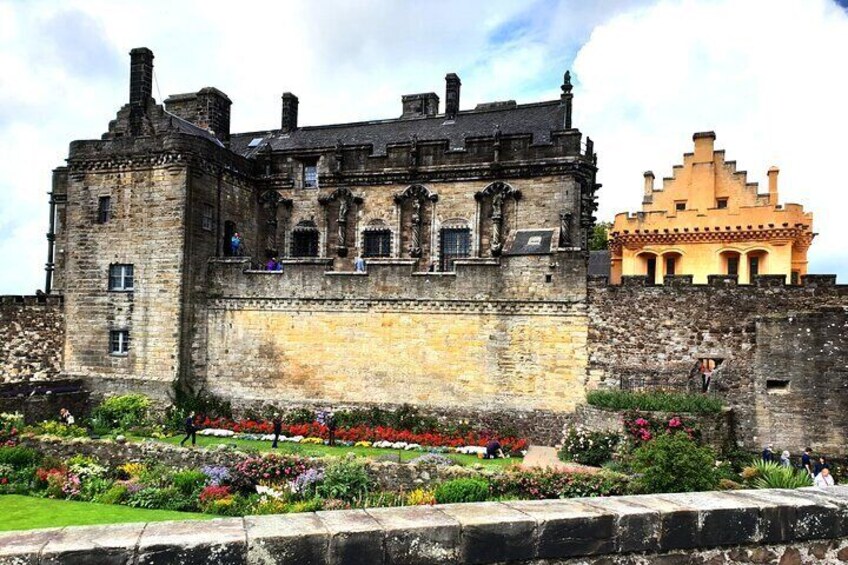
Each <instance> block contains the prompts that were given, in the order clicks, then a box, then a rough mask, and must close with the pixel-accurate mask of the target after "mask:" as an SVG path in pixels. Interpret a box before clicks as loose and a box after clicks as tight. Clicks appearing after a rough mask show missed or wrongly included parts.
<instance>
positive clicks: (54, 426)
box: [33, 420, 88, 437]
mask: <svg viewBox="0 0 848 565" xmlns="http://www.w3.org/2000/svg"><path fill="white" fill-rule="evenodd" d="M33 431H34V432H35V433H37V434H40V435H50V436H58V437H88V431H87V430H86V429H85V428H83V427H81V426H77V425H70V426H69V425H67V424H63V423H62V422H56V421H55V420H45V421H43V422H41V423H40V424H37V425H36V426H34V427H33Z"/></svg>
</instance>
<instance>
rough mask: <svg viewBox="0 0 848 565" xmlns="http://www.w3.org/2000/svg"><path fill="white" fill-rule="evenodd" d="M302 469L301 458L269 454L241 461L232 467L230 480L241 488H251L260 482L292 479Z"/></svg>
mask: <svg viewBox="0 0 848 565" xmlns="http://www.w3.org/2000/svg"><path fill="white" fill-rule="evenodd" d="M304 471H306V464H305V462H304V460H303V459H301V458H299V457H283V456H281V455H273V454H271V455H265V456H263V457H251V458H249V459H245V460H244V461H241V462H240V463H238V464H237V465H236V466H235V468H234V469H233V473H232V478H231V479H230V480H231V482H232V483H233V485H234V486H236V487H237V488H239V489H241V490H252V489H253V487H255V486H256V485H258V484H259V483H260V482H263V483H268V484H275V483H282V482H287V481H291V480H294V479H295V478H296V477H297V476H298V475H300V474H301V473H303V472H304Z"/></svg>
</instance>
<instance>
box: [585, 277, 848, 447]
mask: <svg viewBox="0 0 848 565" xmlns="http://www.w3.org/2000/svg"><path fill="white" fill-rule="evenodd" d="M784 280H785V277H784V276H782V275H777V276H774V275H761V276H759V277H755V279H754V284H752V285H744V286H740V285H737V284H736V280H735V277H730V276H717V275H716V276H711V277H710V283H709V284H707V285H692V284H691V277H690V276H677V277H667V278H666V284H665V285H663V286H647V284H646V283H647V279H646V277H624V278H623V283H622V284H621V285H608V284H607V283H606V279H605V278H603V277H601V278H592V279H590V283H589V288H588V293H589V294H588V316H589V339H588V348H589V366H588V378H589V386H590V387H607V388H618V387H620V386H625V387H627V386H628V385H630V384H633V383H637V387H642V386H647V387H649V388H650V386H651V385H652V384H656V385H658V386H665V385H668V384H671V385H675V384H677V385H682V386H683V387H686V385H687V384H688V383H689V380H690V378H692V379H693V380H698V377H697V376H694V377H690V375H693V371H692V370H693V368H694V366H695V364H696V363H697V360H698V359H704V358H707V359H714V360H716V361H720V363H719V366H718V369H717V370H716V371H715V374H714V377H713V383H712V386H713V388H714V389H715V390H716V392H717V394H718V395H719V396H720V397H722V398H724V399H725V400H726V402H727V403H728V404H729V405H730V406H731V407H733V409H734V421H735V430H736V437H737V439H738V440H739V441H741V442H742V444H743V445H744V446H745V447H746V448H749V449H752V450H757V449H761V448H762V446H763V445H765V444H767V443H770V442H773V443H774V444H775V446H776V448H780V449H789V450H790V451H792V452H793V453H798V452H800V451H801V450H802V449H803V448H805V447H808V446H810V447H812V448H813V449H814V450H816V451H817V452H824V453H831V454H835V453H842V452H844V451H845V450H846V448H848V439H846V438H848V388H847V387H848V354H846V351H848V313H847V312H848V310H846V309H848V285H837V284H836V277H835V276H828V275H821V276H813V275H808V276H806V277H804V278H803V284H802V285H801V286H790V285H786V284H785V282H784ZM692 384H693V385H694V386H695V388H698V387H699V386H700V382H697V383H692Z"/></svg>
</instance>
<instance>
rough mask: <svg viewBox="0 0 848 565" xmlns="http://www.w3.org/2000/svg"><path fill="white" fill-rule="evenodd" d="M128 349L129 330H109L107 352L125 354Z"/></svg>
mask: <svg viewBox="0 0 848 565" xmlns="http://www.w3.org/2000/svg"><path fill="white" fill-rule="evenodd" d="M129 351H130V331H129V330H112V331H110V332H109V353H111V354H112V355H126V354H127V353H129Z"/></svg>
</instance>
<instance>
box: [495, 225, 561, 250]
mask: <svg viewBox="0 0 848 565" xmlns="http://www.w3.org/2000/svg"><path fill="white" fill-rule="evenodd" d="M553 239H554V230H518V231H516V232H515V236H514V237H513V238H512V242H511V243H510V245H509V246H508V250H507V252H506V253H505V255H547V254H549V253H551V242H552V241H553Z"/></svg>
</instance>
